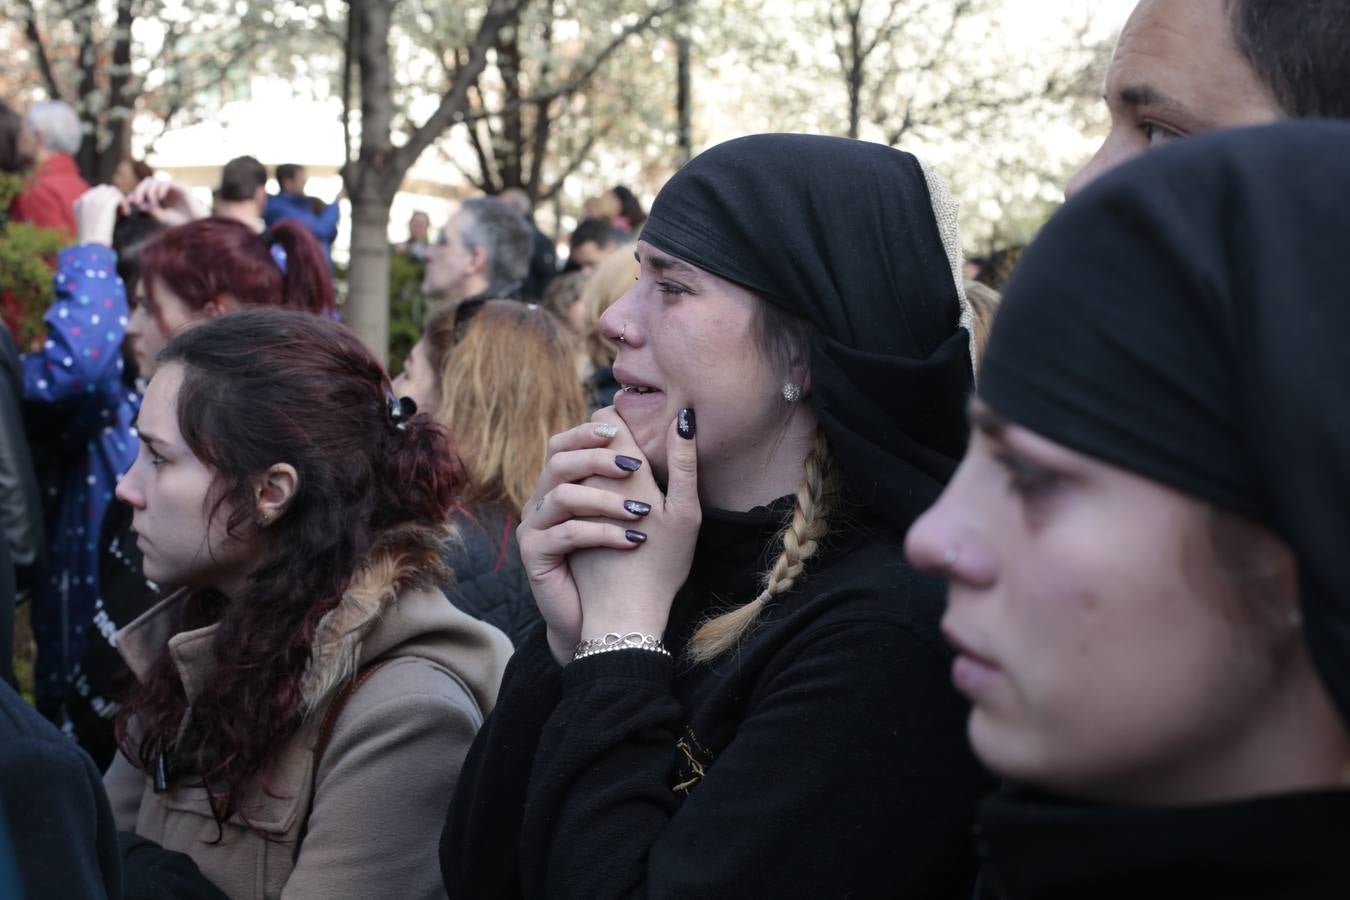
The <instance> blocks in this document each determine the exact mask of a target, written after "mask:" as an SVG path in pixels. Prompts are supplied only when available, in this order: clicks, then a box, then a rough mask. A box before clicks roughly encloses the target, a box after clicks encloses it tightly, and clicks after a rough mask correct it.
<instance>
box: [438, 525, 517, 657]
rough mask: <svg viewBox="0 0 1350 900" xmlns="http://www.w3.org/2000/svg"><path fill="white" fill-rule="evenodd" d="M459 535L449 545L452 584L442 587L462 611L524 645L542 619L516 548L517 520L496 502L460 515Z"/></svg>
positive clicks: (446, 556)
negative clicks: (534, 626) (532, 628)
mask: <svg viewBox="0 0 1350 900" xmlns="http://www.w3.org/2000/svg"><path fill="white" fill-rule="evenodd" d="M453 523H454V526H455V532H456V534H455V537H453V538H452V539H451V540H450V541H448V542H447V543H446V545H445V561H446V563H447V564H448V565H449V567H450V571H451V573H453V574H454V576H455V580H454V583H453V584H447V585H442V588H441V589H442V590H444V591H445V595H446V596H447V597H449V598H450V602H451V603H453V604H454V605H455V606H456V607H457V608H459V609H461V610H463V611H464V612H466V613H468V614H469V615H471V616H473V617H474V618H476V619H481V620H482V621H484V622H487V623H488V624H489V625H495V626H497V627H498V628H500V629H501V630H502V631H503V632H504V633H505V634H506V636H507V637H509V638H510V639H511V643H512V645H513V646H519V644H520V641H521V640H522V639H523V638H524V636H525V632H527V631H528V630H529V629H530V626H532V625H533V624H534V623H535V622H538V621H539V610H538V609H537V608H536V607H535V605H534V596H533V595H532V594H530V583H529V581H528V580H527V579H526V578H525V568H524V567H523V566H522V565H521V562H520V547H518V546H517V545H516V524H517V523H516V520H515V517H514V516H511V515H509V514H507V512H506V510H504V509H502V508H501V507H500V506H497V505H495V504H479V505H477V506H474V507H472V508H471V509H468V510H463V511H460V512H458V513H456V514H455V517H454V519H453Z"/></svg>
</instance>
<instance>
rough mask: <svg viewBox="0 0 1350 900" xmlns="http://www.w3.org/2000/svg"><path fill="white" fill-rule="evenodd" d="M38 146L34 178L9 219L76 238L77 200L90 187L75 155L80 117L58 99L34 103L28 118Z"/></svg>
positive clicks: (15, 201) (80, 137)
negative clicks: (81, 175) (81, 172)
mask: <svg viewBox="0 0 1350 900" xmlns="http://www.w3.org/2000/svg"><path fill="white" fill-rule="evenodd" d="M25 118H26V120H27V124H28V129H29V131H30V132H31V133H32V135H33V137H34V139H35V144H36V155H35V158H34V162H35V163H36V166H35V169H34V174H33V178H32V180H31V181H30V183H29V185H28V187H27V188H26V189H25V190H24V192H23V193H22V194H20V195H19V196H18V197H16V198H15V199H14V205H13V206H12V207H11V208H10V219H11V221H14V222H28V223H30V224H32V225H36V226H38V227H39V228H54V229H57V230H59V231H62V232H64V233H65V234H67V235H68V236H69V237H71V238H72V239H73V238H74V237H75V200H76V198H77V197H79V196H80V195H81V194H83V193H84V192H85V191H87V190H89V185H88V184H87V183H86V182H85V180H84V179H83V178H81V177H80V170H79V168H78V167H77V166H76V165H75V156H74V154H75V153H77V152H78V151H79V149H80V141H81V139H82V133H81V128H80V119H79V116H77V115H76V114H75V110H74V109H72V108H71V106H70V104H68V103H62V102H61V101H59V100H53V101H48V102H45V103H34V104H33V105H32V106H30V107H29V108H28V114H27V115H26V116H25Z"/></svg>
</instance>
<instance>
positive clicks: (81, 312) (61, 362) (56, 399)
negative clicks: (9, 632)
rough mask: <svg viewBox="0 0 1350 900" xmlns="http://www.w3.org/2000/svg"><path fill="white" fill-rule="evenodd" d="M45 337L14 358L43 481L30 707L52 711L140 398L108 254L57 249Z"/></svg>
mask: <svg viewBox="0 0 1350 900" xmlns="http://www.w3.org/2000/svg"><path fill="white" fill-rule="evenodd" d="M54 284H55V288H56V301H55V302H54V303H53V304H52V306H51V309H49V310H48V311H47V315H46V317H45V322H46V325H47V337H46V340H45V341H44V343H43V346H42V348H41V349H40V350H37V351H35V352H32V353H28V354H25V355H24V357H23V379H24V399H25V401H26V403H27V406H28V407H29V412H30V415H29V417H28V419H29V423H30V427H32V426H35V427H33V430H32V431H30V439H31V440H32V441H33V444H34V447H35V448H40V449H39V452H35V454H34V461H35V463H36V464H37V466H38V479H39V481H40V483H41V486H42V496H43V506H44V515H45V525H46V534H47V550H48V567H47V571H46V573H45V577H44V579H43V583H42V590H41V592H40V593H39V595H38V596H37V597H35V598H34V604H33V633H34V637H35V639H36V641H37V663H36V672H35V675H36V679H35V680H36V684H35V689H36V690H35V693H36V695H37V700H38V706H39V708H40V709H42V710H43V712H44V713H46V714H47V715H48V716H49V717H52V718H59V706H60V703H61V698H62V697H63V696H64V694H65V690H66V682H67V680H68V678H69V676H70V672H71V669H73V668H74V666H75V664H76V663H77V662H78V661H79V659H80V655H81V654H82V652H83V650H84V643H85V639H86V636H87V632H88V629H89V628H90V627H91V626H90V623H91V621H92V619H93V616H94V612H95V607H96V605H97V604H98V602H99V579H98V555H99V553H98V536H99V528H100V526H101V525H102V522H103V516H104V513H105V512H106V511H107V509H108V506H109V504H110V503H114V502H117V501H115V500H114V499H113V489H114V488H115V486H116V484H117V479H118V478H119V477H121V475H122V473H123V472H125V471H126V470H127V469H128V468H129V467H130V466H131V463H132V462H133V461H134V460H135V458H136V436H135V432H134V431H133V429H132V423H133V422H134V421H135V417H136V412H137V410H138V409H139V408H140V395H139V393H137V392H136V391H135V390H134V389H132V388H130V387H129V386H128V385H127V384H126V382H125V380H124V377H123V376H124V372H123V362H122V339H123V337H124V336H125V335H126V327H127V317H128V315H129V314H130V313H129V310H128V308H127V298H126V290H125V288H124V286H123V284H122V279H121V278H119V277H118V275H117V256H116V254H115V253H113V251H112V250H111V249H109V248H107V247H104V246H99V245H96V244H81V245H77V246H74V247H68V248H66V249H65V250H62V251H61V253H60V255H59V256H58V258H57V267H56V274H55V276H54Z"/></svg>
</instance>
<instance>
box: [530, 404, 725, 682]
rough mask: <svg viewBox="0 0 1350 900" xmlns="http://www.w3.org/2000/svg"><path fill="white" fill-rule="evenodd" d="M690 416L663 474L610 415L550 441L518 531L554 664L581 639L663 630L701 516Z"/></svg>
mask: <svg viewBox="0 0 1350 900" xmlns="http://www.w3.org/2000/svg"><path fill="white" fill-rule="evenodd" d="M694 430H695V426H694V415H693V410H681V411H680V415H679V416H677V417H676V419H675V420H674V421H672V422H671V425H670V428H669V432H668V434H667V436H666V441H665V451H666V459H665V461H664V462H665V474H666V490H665V491H664V492H662V490H661V487H660V485H659V484H658V483H657V475H658V474H659V473H657V472H654V471H653V467H652V465H651V462H650V460H648V459H647V458H646V456H644V454H643V453H642V451H641V450H640V449H639V448H638V445H637V442H636V441H635V440H634V439H633V436H632V434H631V433H630V432H629V430H628V428H627V426H625V424H624V422H623V420H622V419H621V418H619V415H618V414H617V413H616V412H615V411H614V410H613V408H606V409H602V410H600V411H599V412H597V413H596V414H595V415H594V416H593V417H592V418H591V421H590V422H589V423H587V424H585V425H580V426H578V427H576V428H573V429H571V430H570V431H565V432H563V433H562V434H557V435H554V436H553V438H552V439H551V440H550V441H549V446H548V459H547V461H546V462H545V465H544V471H543V473H542V474H541V475H540V477H539V483H538V485H537V486H536V488H535V492H534V495H533V496H531V497H530V499H529V502H528V503H526V505H525V509H524V512H523V513H522V515H521V522H520V526H519V528H518V529H517V531H516V536H517V539H518V540H519V543H520V556H521V560H522V561H523V563H524V565H525V571H526V574H527V576H528V577H529V579H530V588H531V590H532V591H533V593H534V598H535V602H536V603H537V604H538V606H539V612H540V614H541V615H542V617H543V619H544V623H545V625H546V626H547V628H548V641H549V647H550V649H551V650H552V652H553V656H554V658H555V659H557V661H558V663H559V665H567V664H568V663H569V662H571V661H572V656H573V652H574V650H575V648H576V645H577V643H578V642H579V641H582V640H590V639H598V638H601V637H603V636H604V635H605V634H608V633H619V634H628V633H631V632H639V633H642V634H651V635H655V636H657V637H658V638H659V637H660V636H661V634H662V633H663V632H664V631H665V627H666V622H667V619H668V618H669V616H670V608H671V604H672V603H673V602H674V600H675V594H676V592H677V591H678V590H679V589H680V586H681V585H682V584H684V581H685V579H686V577H688V574H689V567H690V564H691V562H692V561H693V556H694V542H695V539H696V538H697V537H698V529H699V524H700V522H701V521H702V512H701V510H700V507H699V500H698V453H697V447H696V441H695V437H694Z"/></svg>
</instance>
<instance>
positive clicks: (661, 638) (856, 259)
mask: <svg viewBox="0 0 1350 900" xmlns="http://www.w3.org/2000/svg"><path fill="white" fill-rule="evenodd" d="M1347 48H1350V2H1347V0H1294V2H1289V3H1284V4H1269V3H1263V2H1259V0H1195V2H1189V0H1188V2H1186V3H1178V2H1172V0H1140V2H1139V3H1138V5H1137V7H1136V8H1135V10H1134V11H1133V13H1132V14H1131V16H1130V18H1129V20H1128V21H1127V22H1126V23H1125V26H1124V28H1123V30H1122V32H1121V36H1120V39H1119V43H1118V46H1117V48H1116V51H1115V54H1114V56H1113V58H1112V62H1111V65H1110V67H1109V69H1108V72H1107V74H1106V84H1105V100H1106V104H1107V107H1108V109H1109V111H1110V115H1111V127H1110V131H1109V133H1108V135H1107V136H1106V138H1105V140H1104V142H1103V144H1102V146H1101V148H1100V150H1099V151H1098V152H1097V153H1096V154H1095V155H1094V156H1093V158H1092V159H1091V161H1090V162H1089V163H1088V164H1087V165H1086V166H1085V167H1084V168H1083V170H1082V171H1081V172H1079V173H1078V174H1077V175H1075V176H1074V178H1073V179H1072V180H1071V181H1070V182H1069V183H1068V184H1067V185H1066V194H1067V201H1066V203H1065V205H1064V207H1063V208H1062V209H1061V210H1059V211H1058V212H1057V213H1056V214H1055V215H1054V216H1053V217H1051V219H1050V220H1049V222H1048V223H1047V224H1046V226H1045V227H1044V229H1043V230H1042V232H1041V233H1040V235H1039V236H1038V237H1037V238H1036V239H1035V240H1034V241H1033V242H1032V243H1031V244H1030V245H1029V246H1028V247H1027V248H1026V249H1025V251H1024V252H1017V253H1007V254H998V255H996V256H993V257H987V258H979V259H969V258H966V257H965V255H964V254H963V246H962V239H961V231H960V214H959V209H958V206H957V204H956V202H955V200H954V198H953V194H952V192H951V190H950V188H949V186H948V184H947V182H946V181H945V180H944V179H943V177H942V176H941V174H940V173H939V172H938V171H937V170H936V169H935V168H934V167H933V166H932V165H930V164H929V161H927V160H925V159H922V158H920V157H919V156H916V155H914V154H912V153H910V152H906V151H905V150H903V149H897V148H892V147H887V146H883V145H880V144H874V143H868V142H864V141H858V140H851V139H844V138H836V137H827V136H814V135H800V134H761V135H752V136H747V137H743V138H739V139H736V140H732V141H728V142H725V143H721V144H718V145H716V146H713V147H710V148H708V149H707V150H705V151H704V152H703V153H701V154H699V155H698V156H696V157H695V158H694V159H692V160H691V161H690V162H688V163H687V164H686V165H684V166H683V167H682V168H681V169H680V170H679V171H677V172H676V173H675V174H674V175H673V176H672V177H671V178H670V179H669V180H668V181H667V182H666V183H665V184H664V185H663V186H662V187H661V188H660V190H659V191H658V192H657V193H656V194H655V196H654V198H652V202H651V204H650V206H649V207H648V206H645V205H644V204H643V202H642V201H641V200H640V199H639V198H638V197H637V196H636V195H635V194H634V192H633V191H632V190H630V189H629V188H628V187H626V186H624V185H615V186H613V187H612V188H610V189H608V190H606V191H605V192H604V193H602V194H600V195H599V196H597V197H594V198H592V199H591V200H588V201H587V202H586V203H585V204H584V207H583V208H582V209H581V210H579V212H580V213H581V215H580V217H579V218H578V219H577V220H576V224H575V227H574V228H572V229H570V231H569V233H567V234H566V235H554V236H550V235H548V234H546V233H545V232H544V231H543V230H542V229H541V228H540V227H539V226H538V224H537V223H536V222H535V221H534V210H533V201H532V198H531V197H530V195H529V194H528V192H527V191H525V190H523V189H520V188H509V189H507V190H505V191H503V192H502V193H501V194H499V195H496V196H472V197H465V198H462V199H461V201H460V203H459V205H458V207H457V209H456V210H455V211H454V213H453V215H451V216H450V217H449V219H448V220H447V221H445V222H444V223H437V222H433V221H432V218H431V216H429V215H428V214H427V213H426V212H424V211H416V212H414V213H413V214H412V215H411V217H410V219H409V221H408V223H407V231H408V236H407V239H406V240H404V241H402V242H399V243H396V244H392V245H391V246H390V252H391V253H393V254H395V255H397V256H399V257H401V258H402V259H404V260H405V261H406V262H405V263H403V265H406V266H408V267H411V269H412V270H413V271H415V272H416V274H417V277H418V278H419V279H420V284H419V285H418V290H417V294H418V297H419V298H420V299H419V303H418V305H416V306H415V307H414V308H415V310H416V317H417V323H416V324H417V328H418V336H417V338H416V340H415V341H412V342H411V344H410V347H409V349H407V351H406V354H402V353H401V354H400V355H401V356H402V357H403V358H396V359H393V360H391V365H390V366H389V367H388V368H386V367H385V366H384V365H383V364H382V363H381V362H380V360H379V359H378V358H377V355H376V354H375V353H374V352H373V351H372V350H371V349H370V348H368V347H366V346H365V345H364V344H363V343H362V342H361V341H360V339H359V338H358V337H357V336H356V335H355V334H354V333H353V332H352V331H351V330H349V329H348V328H347V327H346V326H345V325H344V324H343V322H342V318H343V317H342V304H341V299H342V298H341V291H340V274H341V273H340V271H339V269H338V268H336V267H335V265H334V260H333V243H334V241H335V239H336V237H337V234H338V226H339V221H340V216H341V201H342V199H343V193H339V194H338V195H337V197H336V198H335V199H333V200H332V201H331V202H330V201H327V200H325V199H319V198H315V197H313V196H310V195H309V194H307V193H306V190H307V182H308V173H307V172H306V170H305V168H304V167H303V166H301V165H297V164H293V163H281V164H279V165H275V166H274V167H273V168H272V169H271V170H269V168H268V166H267V165H265V164H264V163H263V162H262V161H260V160H259V159H256V158H254V157H252V156H242V157H238V158H236V159H233V160H230V161H228V162H227V163H226V164H225V165H224V166H223V167H222V169H221V172H220V176H219V180H218V183H217V184H216V185H215V187H214V189H213V191H212V195H211V203H210V204H209V205H206V204H201V203H199V202H198V200H197V198H196V197H195V195H194V193H193V191H192V189H191V188H189V187H188V186H186V185H184V184H181V183H178V182H176V181H174V180H172V179H171V178H169V177H166V175H165V174H164V173H156V172H154V171H153V170H152V169H151V168H150V167H149V166H148V165H146V163H144V162H141V161H137V160H133V159H131V158H129V157H128V158H127V159H124V160H123V161H122V162H121V164H120V165H118V166H117V167H116V170H115V171H114V172H113V174H112V176H111V177H110V178H109V179H108V183H106V184H96V185H93V186H91V185H90V183H89V182H88V181H87V180H86V178H85V177H84V176H83V175H82V174H81V172H80V169H79V165H78V164H77V161H76V160H77V156H78V154H79V151H80V147H81V142H82V140H83V139H84V137H83V134H82V131H81V125H80V121H79V118H78V116H77V115H76V113H75V111H74V110H73V109H72V108H71V107H70V106H68V105H66V104H64V103H62V102H60V101H50V102H39V103H34V104H31V105H30V106H28V107H27V108H26V109H25V110H23V111H22V112H20V111H19V110H17V109H15V108H12V107H10V106H9V105H6V104H4V103H0V200H3V203H0V206H3V207H4V210H3V213H0V260H5V261H6V262H5V264H4V266H0V311H2V312H3V319H4V322H5V326H6V327H5V328H3V329H0V682H3V683H0V897H10V896H14V897H25V898H43V900H45V898H58V897H59V898H86V897H88V898H94V897H109V898H122V897H126V898H198V897H200V898H220V897H228V898H236V900H237V898H250V900H251V898H259V900H261V898H284V900H304V898H334V897H399V898H436V897H447V896H448V897H473V898H480V897H482V898H487V897H493V898H496V897H546V896H547V897H552V896H566V897H577V896H584V897H593V898H606V897H634V896H652V897H658V896H659V897H674V896H697V897H722V896H744V895H749V896H766V897H768V896H772V897H812V898H817V897H882V896H907V897H924V898H968V897H975V898H979V900H1059V898H1084V897H1091V898H1106V900H1110V898H1127V897H1128V898H1139V897H1149V898H1195V897H1226V898H1227V897H1235V898H1236V897H1262V898H1267V897H1268V898H1294V900H1301V898H1302V900H1313V898H1333V897H1345V896H1350V875H1347V874H1346V873H1345V872H1344V866H1343V865H1342V864H1341V862H1340V856H1339V852H1340V850H1341V849H1342V848H1343V847H1344V846H1345V842H1346V841H1347V839H1350V787H1348V786H1347V783H1346V782H1347V773H1348V772H1350V724H1348V723H1350V598H1348V597H1347V595H1346V593H1345V589H1344V588H1343V587H1342V586H1341V583H1340V577H1339V574H1340V573H1341V572H1342V571H1343V570H1344V568H1345V559H1346V555H1345V551H1344V548H1345V546H1346V544H1347V541H1350V514H1348V513H1347V512H1346V511H1345V504H1344V503H1342V502H1340V500H1339V498H1340V497H1341V496H1342V494H1343V493H1344V492H1345V491H1347V490H1350V469H1348V468H1347V460H1350V428H1347V427H1346V424H1345V418H1346V417H1345V416H1344V415H1342V414H1341V408H1342V406H1343V405H1344V406H1346V407H1350V389H1347V388H1346V387H1344V385H1350V366H1348V364H1347V362H1346V357H1345V354H1344V353H1343V351H1342V349H1341V347H1340V339H1341V336H1342V335H1343V334H1344V333H1346V331H1347V330H1350V312H1348V311H1347V308H1346V307H1345V306H1344V305H1343V304H1341V303H1339V302H1338V299H1339V297H1340V294H1341V293H1343V287H1342V286H1341V285H1340V284H1339V283H1338V281H1337V279H1336V273H1338V272H1339V263H1340V261H1341V257H1342V256H1343V254H1344V247H1345V244H1346V241H1347V240H1348V239H1350V206H1348V205H1347V204H1346V202H1345V201H1346V198H1347V197H1350V124H1347V123H1345V122H1337V121H1302V120H1337V119H1342V120H1344V119H1350V62H1347V60H1350V54H1347V52H1346V50H1347ZM1163 145H1168V146H1163ZM269 187H271V188H272V190H271V191H269ZM25 229H27V230H25ZM43 235H48V236H49V237H43ZM19 239H21V240H22V241H28V242H29V243H27V244H22V243H20V244H13V243H12V242H13V241H15V240H19ZM43 241H47V243H43ZM16 246H17V247H19V248H20V249H19V250H15V249H14V247H16ZM24 247H27V248H29V249H27V250H23V249H22V248H24ZM48 247H49V248H50V250H51V252H50V253H49V252H47V251H46V250H43V249H41V248H48ZM24 254H26V255H24ZM16 260H17V261H16ZM34 272H36V273H38V275H37V277H36V280H35V278H34V276H33V273H34ZM1005 277H1006V279H1007V280H1006V284H1005V283H1004V279H1005ZM991 282H993V286H991ZM996 287H1002V289H1003V291H1002V294H1000V292H999V290H997V289H996ZM35 298H36V299H35ZM35 303H38V304H40V305H39V307H38V309H37V311H38V312H39V313H40V317H35V316H34V315H33V309H34V304H35ZM39 319H40V320H39ZM16 647H17V648H18V649H19V650H20V653H19V654H18V656H17V657H16V655H15V653H14V651H15V649H16ZM30 647H31V652H29V650H30ZM30 657H31V667H29V666H28V665H27V664H26V663H27V662H28V660H29V659H30ZM16 662H23V663H25V665H23V666H19V665H16ZM21 692H22V693H21ZM24 693H26V694H28V695H29V696H27V697H25V696H23V694H24Z"/></svg>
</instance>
